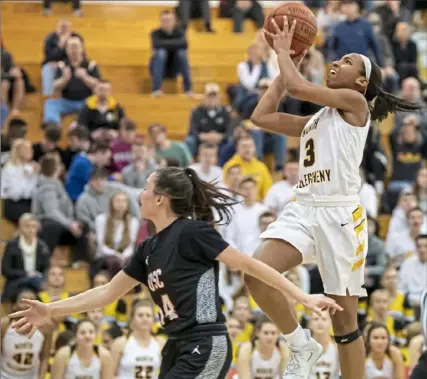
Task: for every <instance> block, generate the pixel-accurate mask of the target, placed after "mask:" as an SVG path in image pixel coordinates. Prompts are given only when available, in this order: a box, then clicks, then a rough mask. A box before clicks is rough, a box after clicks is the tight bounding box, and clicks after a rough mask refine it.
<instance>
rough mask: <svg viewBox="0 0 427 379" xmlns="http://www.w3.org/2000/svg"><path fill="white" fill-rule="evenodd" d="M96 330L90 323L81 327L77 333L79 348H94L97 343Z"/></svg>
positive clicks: (85, 323) (84, 323)
mask: <svg viewBox="0 0 427 379" xmlns="http://www.w3.org/2000/svg"><path fill="white" fill-rule="evenodd" d="M95 337H96V330H95V327H94V326H93V325H92V323H90V322H83V323H81V324H80V325H79V328H78V329H77V333H76V344H77V345H79V346H93V344H94V343H95Z"/></svg>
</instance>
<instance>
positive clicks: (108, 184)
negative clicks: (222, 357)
mask: <svg viewBox="0 0 427 379" xmlns="http://www.w3.org/2000/svg"><path fill="white" fill-rule="evenodd" d="M49 3H50V2H49V1H45V5H44V12H45V14H46V15H49V14H50V10H49V9H50V8H49ZM306 3H308V4H309V5H311V6H317V7H318V8H319V9H317V19H318V27H319V35H320V38H319V41H318V43H317V44H316V46H313V47H312V49H310V51H309V52H308V54H307V56H306V57H305V59H304V61H303V62H302V65H301V68H300V71H301V73H302V74H303V75H304V77H305V78H306V79H307V80H309V81H311V82H313V83H316V84H323V82H324V79H325V74H324V73H325V64H327V63H330V62H331V61H332V60H334V59H337V58H339V57H340V56H342V55H344V54H347V53H351V52H358V53H361V54H365V55H367V56H370V57H371V58H372V59H373V60H375V61H376V62H377V64H378V65H380V66H381V68H382V72H383V76H384V85H385V86H386V88H387V90H388V91H390V92H392V93H394V94H396V95H397V94H398V95H400V96H402V97H404V98H405V99H407V100H410V101H413V102H418V103H420V104H423V107H422V108H421V109H420V110H419V111H417V112H415V113H413V114H403V113H399V112H398V113H397V114H396V115H395V118H394V124H393V127H392V130H391V131H390V133H389V135H388V140H386V139H385V138H382V136H383V134H384V133H382V132H381V125H372V127H371V130H370V133H369V136H368V141H367V144H366V148H365V154H364V159H363V162H362V165H361V168H360V175H361V178H362V188H361V192H360V197H361V203H362V205H363V207H364V208H365V209H366V212H367V214H368V220H367V222H368V229H369V238H368V242H369V245H368V255H367V258H366V268H365V280H366V288H367V290H368V293H369V297H368V298H367V299H361V300H360V306H359V320H360V327H361V329H362V330H363V331H364V338H365V342H366V346H367V372H370V373H371V372H375V370H380V369H381V367H383V364H390V363H391V364H392V371H391V372H392V374H390V375H391V376H387V377H385V376H384V379H404V378H407V377H408V373H409V372H410V371H411V369H412V368H413V367H414V365H415V364H416V363H417V361H418V357H419V356H420V354H421V350H422V344H423V340H422V338H421V325H420V322H419V299H420V295H421V292H422V291H423V290H424V289H425V288H426V286H427V84H426V83H425V82H423V80H422V78H424V79H426V77H425V76H423V75H422V72H420V70H421V69H422V68H424V69H425V67H427V49H426V45H427V44H426V35H427V23H426V22H427V18H426V17H425V16H426V15H425V13H422V12H420V11H419V9H418V6H420V2H417V1H414V0H405V1H398V0H385V1H383V2H379V1H375V2H373V1H368V0H365V1H364V2H363V1H362V2H361V1H355V0H342V1H335V0H333V1H306ZM188 4H190V6H189V5H188ZM421 5H422V4H421ZM105 6H108V5H105ZM74 11H75V14H76V15H81V10H80V6H79V2H78V1H77V2H74ZM175 13H176V14H177V15H178V16H180V20H179V21H177V19H176V15H175ZM220 15H221V17H230V18H232V21H230V22H232V23H233V31H234V32H235V33H241V32H243V29H242V28H243V19H244V18H250V19H252V20H253V21H254V22H255V23H256V25H257V26H258V27H259V28H262V24H263V21H264V14H263V9H262V5H261V4H260V3H259V2H258V1H256V0H245V1H242V0H237V1H230V0H222V1H221V2H220ZM159 17H160V21H159V23H160V24H159V28H158V29H156V30H153V32H152V33H151V40H152V57H151V61H150V73H151V79H152V95H153V96H155V97H159V99H158V101H159V102H161V101H171V100H170V99H168V98H164V97H162V95H163V92H162V90H161V88H162V82H163V80H164V79H165V78H168V77H175V76H177V75H182V76H183V85H184V92H185V93H186V94H187V95H188V96H191V97H194V96H195V95H194V92H193V89H192V81H191V62H190V61H189V59H188V55H187V46H188V41H187V37H186V32H185V31H186V29H187V27H189V26H188V25H189V23H190V22H191V21H190V20H191V18H193V17H202V18H203V20H204V24H205V31H206V32H210V33H214V32H215V20H211V16H210V11H209V5H208V3H207V2H206V1H199V2H197V1H195V2H192V1H189V0H188V1H180V2H179V6H178V9H177V10H164V11H162V12H161V14H160V15H159ZM85 38H87V36H82V35H80V34H79V30H77V29H74V28H73V26H72V24H71V22H70V21H66V20H59V21H58V22H57V29H56V30H55V31H53V32H52V33H51V34H49V35H48V36H46V39H45V44H44V54H45V57H44V61H43V62H40V63H42V88H41V92H42V93H43V95H44V97H45V101H44V113H43V123H42V129H43V138H42V140H40V141H30V140H29V139H28V138H27V131H28V124H27V121H30V120H27V121H26V120H24V119H22V118H20V110H21V107H22V105H23V100H24V98H25V92H31V91H32V90H33V88H32V85H31V78H28V76H27V74H26V72H25V70H24V69H22V68H21V67H20V66H19V62H15V61H14V59H13V46H8V45H7V46H3V44H2V48H1V89H2V91H1V99H2V108H1V115H2V118H1V122H2V125H3V124H4V125H5V128H4V130H3V132H2V135H1V167H2V180H1V198H2V204H3V205H2V211H3V219H5V220H8V222H10V223H13V224H14V225H16V227H17V232H16V235H14V236H13V237H12V238H11V239H10V240H8V241H3V242H4V249H3V254H2V265H1V273H2V275H3V277H4V279H5V285H4V288H3V289H2V302H3V303H5V304H8V306H9V308H7V309H14V308H16V307H19V304H18V303H19V299H21V298H23V297H26V298H39V299H40V300H41V301H43V302H50V301H55V300H58V299H65V298H67V297H69V296H70V295H72V294H70V293H68V292H67V286H66V282H65V273H64V268H62V267H59V266H58V265H56V264H55V263H54V260H52V257H53V256H54V254H55V251H56V250H57V248H58V247H59V246H64V245H65V246H69V247H70V249H71V260H70V262H69V265H70V267H71V268H67V269H76V268H82V267H83V268H87V270H88V275H89V277H90V282H91V284H92V285H93V286H98V285H102V284H105V283H106V282H108V281H109V280H110V279H111V277H112V276H114V275H115V274H116V273H117V272H118V271H120V269H121V268H122V267H123V266H124V265H125V264H126V262H127V261H128V260H129V258H130V257H131V256H132V254H133V253H134V251H135V249H136V247H137V246H138V244H139V243H141V242H142V241H144V240H145V239H146V238H148V237H149V236H150V235H152V234H153V233H154V232H155V231H154V230H153V226H152V225H151V224H150V223H149V222H147V221H145V220H141V216H140V211H139V203H138V196H139V193H140V191H141V189H143V188H144V187H145V184H146V181H147V178H148V177H149V175H150V174H151V173H152V172H154V171H155V170H156V169H157V168H161V167H167V166H179V167H187V166H190V167H192V168H193V169H194V170H195V171H196V172H197V173H198V174H199V176H200V177H201V178H202V179H203V180H206V181H216V182H217V183H218V186H221V187H225V188H229V189H231V190H233V191H235V192H236V193H237V194H236V200H239V201H240V203H239V204H237V205H235V206H234V215H233V217H232V221H231V224H230V225H229V226H227V227H219V231H220V233H221V235H222V236H223V238H224V239H225V240H226V241H227V242H228V243H229V244H230V245H231V246H233V247H236V248H237V249H239V250H241V251H243V252H245V253H247V254H250V255H252V254H253V253H254V251H255V249H256V247H257V245H258V243H259V241H260V239H259V235H260V233H261V232H262V231H264V230H265V229H266V228H267V226H268V225H269V224H270V223H272V222H273V221H274V220H275V219H276V218H277V217H278V215H279V214H280V212H281V209H283V207H284V206H285V205H286V204H287V203H289V202H291V201H294V194H293V191H292V188H293V187H294V186H295V185H296V184H297V183H298V156H299V152H298V150H293V149H287V138H286V137H285V136H282V135H277V134H272V133H269V132H266V131H263V130H261V129H259V128H257V126H256V125H254V124H253V123H252V122H251V121H250V117H251V114H252V112H253V111H254V109H255V107H256V105H257V104H258V101H259V99H260V97H261V96H262V95H263V93H264V92H265V91H266V89H267V88H268V87H269V85H271V83H272V81H273V80H274V79H275V78H276V76H277V75H278V74H279V69H278V65H277V58H276V55H275V53H274V52H273V51H272V50H271V49H270V48H269V46H268V45H267V43H266V42H265V40H264V38H263V33H262V32H261V31H260V32H258V33H257V36H256V38H255V39H254V41H253V43H251V44H250V46H248V48H247V57H246V58H245V59H244V60H242V62H241V63H239V65H238V66H237V67H236V82H235V83H230V85H229V86H228V88H222V89H221V87H220V86H219V85H218V84H217V83H213V82H211V83H206V85H205V91H204V94H203V100H202V101H201V103H200V105H199V106H197V107H196V108H194V109H193V110H192V112H191V114H190V115H189V120H190V121H189V125H188V135H187V137H186V139H185V141H173V140H171V139H169V138H168V126H167V125H162V124H160V123H158V124H152V125H150V126H149V128H148V133H147V134H146V135H140V134H138V126H137V125H136V124H135V122H133V121H132V120H131V119H129V117H128V116H127V115H126V109H125V107H123V106H122V105H121V104H120V97H119V96H118V97H117V98H116V97H115V96H114V95H113V88H112V85H111V83H110V82H109V81H108V78H103V76H102V65H101V67H99V66H98V64H97V63H96V62H94V61H92V60H91V59H90V49H86V47H85ZM147 38H150V36H147ZM243 58H244V57H242V59H243ZM220 59H226V57H221V58H220ZM221 93H227V95H228V98H227V99H224V98H221ZM172 101H173V100H172ZM171 107H173V103H172V102H171ZM279 109H280V110H281V111H283V112H287V113H292V114H299V115H311V114H314V113H315V112H316V111H317V110H318V109H319V107H318V106H317V105H316V104H311V103H307V102H301V101H299V100H296V99H293V98H290V97H287V98H284V99H283V100H282V102H281V104H280V107H279ZM70 113H73V114H75V115H76V116H75V121H74V122H73V123H72V124H71V125H62V124H61V119H62V118H63V116H64V115H66V114H70ZM34 122H35V120H31V123H32V124H34ZM63 134H66V139H67V145H66V146H64V145H63V144H61V143H60V141H61V138H62V135H63ZM383 214H389V215H391V217H390V223H389V225H388V231H387V232H386V234H384V233H380V221H379V219H380V216H381V215H383ZM3 222H4V221H2V223H3ZM286 276H287V277H288V278H289V279H290V280H292V281H293V282H294V283H295V284H297V285H298V286H300V287H301V288H302V289H304V291H307V292H310V293H322V292H323V286H322V282H321V279H320V274H319V271H318V269H317V267H316V265H300V266H298V267H297V268H295V269H293V270H291V271H289V272H287V273H286ZM220 277H221V280H220V284H219V290H220V295H221V298H222V302H223V311H224V313H225V314H226V315H227V320H228V321H227V327H228V329H229V333H230V336H231V338H232V340H233V352H234V358H233V367H232V370H231V372H230V378H231V377H234V378H237V377H239V378H241V379H249V378H255V377H260V376H257V375H256V373H255V372H253V370H252V367H253V365H254V363H253V362H254V361H255V360H256V359H260V358H259V357H258V358H257V357H256V352H258V353H257V354H261V355H263V354H264V355H267V356H274V357H276V358H275V359H276V361H277V362H276V361H275V362H276V366H277V368H276V369H277V373H273V372H270V374H269V375H270V376H271V377H273V376H274V375H278V373H279V372H283V370H284V368H285V367H286V361H287V358H288V355H289V352H288V350H287V348H286V345H285V344H284V342H283V341H282V340H281V338H280V333H279V331H278V330H277V328H276V327H275V326H274V325H273V324H271V323H270V322H268V320H265V319H264V318H263V314H262V311H261V310H260V309H259V308H258V306H257V305H256V304H255V302H254V301H253V299H252V298H251V296H250V294H249V293H248V291H247V289H246V288H245V286H244V284H243V281H242V277H241V274H240V273H239V272H234V271H231V270H229V269H227V268H225V267H221V273H220ZM131 298H132V300H133V301H132V302H129V301H124V300H120V301H118V302H116V303H114V304H111V305H110V306H108V307H107V308H105V309H103V310H97V311H92V312H88V314H87V315H85V316H83V315H71V316H69V317H66V318H61V319H58V320H54V321H55V327H54V329H55V330H54V333H53V335H54V339H52V334H51V332H50V331H47V332H46V331H41V332H39V333H42V334H43V335H44V337H42V336H41V334H40V340H42V341H44V342H43V346H42V345H40V351H41V354H40V356H41V361H42V363H43V364H45V365H42V366H41V367H42V368H41V370H45V371H50V372H51V374H52V376H51V377H52V378H53V379H56V378H63V377H64V375H65V373H66V371H67V367H68V366H69V365H70V364H72V363H73V362H72V361H71V360H70V358H71V357H72V356H73V355H72V352H73V351H74V350H73V349H79V347H81V346H82V344H84V338H83V337H82V335H83V334H84V333H89V334H91V335H92V336H93V338H92V340H91V344H92V345H93V346H95V345H97V346H99V348H97V349H98V350H99V351H98V350H97V351H98V355H99V360H100V365H101V367H102V370H103V371H104V372H106V371H111V372H116V371H117V369H118V367H119V365H120V359H121V355H120V354H121V353H122V352H123V349H124V346H125V345H126V343H127V340H126V338H123V337H122V335H125V334H126V332H127V331H128V330H129V328H131V329H132V330H133V331H135V330H136V331H139V332H138V333H140V336H141V340H144V341H145V339H147V338H149V336H150V332H151V333H152V334H153V335H155V336H156V338H157V339H156V341H158V343H159V345H156V344H154V345H153V347H152V351H154V353H153V354H154V355H153V356H156V358H155V359H157V360H160V349H159V346H161V345H162V343H163V341H162V338H161V337H162V326H161V323H160V321H159V320H158V318H157V316H155V314H154V313H153V312H154V308H153V307H152V306H151V304H150V303H149V302H143V303H141V299H142V300H144V301H145V299H148V298H149V295H148V292H147V289H146V288H142V287H141V288H138V289H136V290H135V293H132V294H131ZM135 304H137V305H136V306H135ZM141 304H142V305H141ZM131 309H132V312H131ZM138 309H143V310H144V312H146V313H148V316H147V317H148V320H149V322H148V324H144V325H145V326H144V325H143V326H141V327H140V330H139V329H138V328H139V327H138V326H137V324H138V323H137V321H135V320H136V319H135V317H136V316H135V315H136V314H137V312H138ZM295 312H296V314H297V316H298V320H299V321H300V322H301V323H302V324H303V325H304V326H306V327H308V328H310V329H311V331H312V334H313V336H314V337H315V338H316V339H317V340H318V341H319V342H320V343H321V344H322V345H323V346H324V348H325V351H326V350H328V349H331V350H330V351H329V350H328V351H329V353H328V354H332V355H331V356H332V357H335V358H331V359H330V360H331V361H333V362H335V363H334V365H335V366H334V367H330V368H325V367H326V366H327V365H328V364H330V362H329V361H328V362H329V363H324V364H323V366H322V361H320V363H319V365H318V367H317V368H316V370H318V371H316V373H317V376H313V378H317V379H326V378H328V379H338V378H339V365H338V364H337V360H336V354H337V353H336V348H335V345H334V344H333V343H332V339H331V323H330V319H329V316H328V315H326V314H325V315H323V317H319V316H313V315H311V314H310V313H309V312H307V311H306V310H305V309H304V307H303V306H302V305H301V304H295ZM129 316H130V318H129ZM86 318H88V319H89V320H91V322H90V323H86V324H85V322H82V320H85V319H86ZM129 320H130V321H129ZM5 325H7V323H6V324H4V323H3V322H2V334H1V335H2V338H3V337H4V336H5V333H6V326H5ZM76 325H77V327H76ZM147 325H148V327H147ZM92 329H93V330H92ZM75 330H76V331H77V332H76V333H75V332H74V331H75ZM135 333H136V332H135ZM269 336H270V337H269ZM271 336H273V337H271ZM378 336H379V337H378ZM381 336H383V337H384V338H385V339H386V340H387V343H386V344H380V343H377V339H378V338H382V337H381ZM37 338H38V337H37ZM47 340H49V343H48V344H47V342H46V341H47ZM72 340H74V341H75V344H74V345H70V343H71V341H72ZM276 342H277V345H276ZM45 345H46V346H47V347H46V349H45V348H44V346H45ZM70 346H73V347H70ZM150 346H151V345H150ZM82 351H83V350H82ZM156 354H157V355H156ZM111 357H112V358H111ZM73 359H74V358H73ZM153 359H154V358H153ZM325 359H326V358H325ZM328 359H329V358H328ZM48 363H49V364H48ZM328 370H329V371H328ZM264 374H265V373H264ZM46 375H49V374H46ZM141 375H147V376H136V378H151V376H148V375H149V373H145V374H141ZM313 375H315V373H313ZM369 375H371V374H369ZM270 376H266V377H270ZM262 377H264V376H262ZM274 377H276V376H274ZM103 378H104V376H103ZM105 378H107V376H105ZM374 378H376V376H369V377H368V379H374Z"/></svg>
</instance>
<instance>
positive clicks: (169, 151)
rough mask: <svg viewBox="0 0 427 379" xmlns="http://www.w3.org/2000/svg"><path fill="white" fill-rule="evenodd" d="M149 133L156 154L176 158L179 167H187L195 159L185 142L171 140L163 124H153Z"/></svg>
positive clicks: (167, 158) (166, 157) (165, 157)
mask: <svg viewBox="0 0 427 379" xmlns="http://www.w3.org/2000/svg"><path fill="white" fill-rule="evenodd" d="M148 133H149V135H150V138H151V140H152V142H153V145H154V149H155V152H156V156H157V157H159V158H164V159H166V160H169V159H176V160H177V162H178V163H179V167H187V166H189V165H190V163H191V162H192V160H193V157H192V156H191V153H190V150H188V146H187V145H186V144H185V143H183V142H177V141H171V140H170V139H169V138H168V136H167V130H166V128H165V127H164V126H163V125H160V124H152V125H150V126H149V127H148Z"/></svg>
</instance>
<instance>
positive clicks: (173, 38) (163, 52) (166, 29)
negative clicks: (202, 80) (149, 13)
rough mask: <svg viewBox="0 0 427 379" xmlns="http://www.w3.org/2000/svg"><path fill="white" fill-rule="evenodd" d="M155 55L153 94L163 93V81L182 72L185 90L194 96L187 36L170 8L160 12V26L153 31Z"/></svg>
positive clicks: (151, 72)
mask: <svg viewBox="0 0 427 379" xmlns="http://www.w3.org/2000/svg"><path fill="white" fill-rule="evenodd" d="M151 44H152V48H153V56H152V57H151V62H150V74H151V80H152V95H153V96H160V95H162V94H163V93H162V90H161V87H162V81H163V79H164V78H165V77H166V76H168V77H175V76H176V75H177V74H181V75H182V77H183V79H184V91H185V92H186V93H187V94H188V95H190V96H192V95H193V92H192V89H191V88H192V85H191V73H190V65H189V63H188V56H187V47H188V43H187V37H186V36H185V32H184V30H182V29H180V28H179V27H177V25H176V17H175V14H174V13H172V12H171V11H170V10H165V11H162V12H161V13H160V28H158V29H155V30H153V31H152V32H151Z"/></svg>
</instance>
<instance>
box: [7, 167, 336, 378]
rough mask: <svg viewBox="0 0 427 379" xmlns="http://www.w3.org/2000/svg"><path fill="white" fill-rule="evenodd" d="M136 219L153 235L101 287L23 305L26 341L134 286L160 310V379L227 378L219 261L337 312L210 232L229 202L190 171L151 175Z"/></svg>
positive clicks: (19, 324)
mask: <svg viewBox="0 0 427 379" xmlns="http://www.w3.org/2000/svg"><path fill="white" fill-rule="evenodd" d="M140 202H141V215H142V217H144V218H145V219H148V220H151V221H152V222H153V224H154V225H155V228H156V232H157V234H155V235H154V236H153V237H152V238H149V239H148V240H146V241H145V242H144V243H142V244H141V245H140V246H139V247H138V249H137V251H136V252H135V254H134V256H133V257H132V260H131V262H130V263H129V264H128V265H127V266H126V267H125V268H124V269H123V271H121V272H119V273H118V274H117V275H116V276H115V277H114V278H113V279H112V280H111V281H110V282H109V283H107V284H106V285H104V286H100V287H97V288H93V289H90V290H88V291H86V292H83V293H81V294H79V295H77V296H74V297H70V298H68V299H66V300H61V301H57V302H54V303H50V304H43V303H40V302H37V301H32V300H28V301H25V303H26V304H27V305H28V306H29V309H27V310H25V311H21V312H16V313H14V314H12V315H11V317H12V318H15V319H17V320H15V322H14V323H13V325H12V326H13V327H14V328H16V330H17V331H18V332H19V333H23V334H26V333H28V332H31V330H34V328H36V327H40V326H41V325H43V324H45V323H48V322H49V321H50V319H51V318H52V317H61V316H64V315H68V314H72V313H78V312H86V311H89V310H91V309H99V308H103V307H105V306H106V305H108V304H110V303H112V302H113V301H115V300H117V299H119V298H120V297H122V296H123V295H125V294H126V293H127V292H129V291H130V290H131V289H132V288H133V287H135V286H136V285H137V284H139V283H143V284H144V285H146V286H147V287H148V288H149V290H150V293H151V296H152V298H153V300H154V302H155V303H156V304H157V306H158V308H159V316H160V320H161V322H162V324H163V327H164V330H165V332H166V334H167V335H168V342H167V343H166V345H165V347H164V350H163V354H162V355H163V359H162V366H161V370H160V378H167V379H175V378H176V379H178V378H179V379H182V378H185V379H192V378H196V377H197V378H206V379H210V378H212V379H214V378H225V376H226V373H227V371H228V369H229V366H230V363H231V343H230V339H229V337H228V334H227V329H226V327H225V324H224V322H225V318H224V316H223V314H222V312H221V308H220V300H219V295H218V268H219V267H218V266H219V261H220V262H223V263H225V264H226V265H228V266H231V267H233V268H234V269H237V270H240V271H242V272H245V273H249V274H250V275H252V276H254V277H257V278H259V279H260V280H261V281H264V282H265V283H267V284H269V285H271V286H272V287H274V288H277V289H278V290H280V291H281V292H282V293H283V294H285V295H286V296H287V297H288V298H292V299H295V300H296V301H297V302H300V303H303V304H304V305H305V306H306V307H308V308H309V309H311V310H313V311H314V312H319V311H320V310H321V309H322V308H328V309H330V310H332V312H334V311H335V310H341V308H340V307H338V306H337V305H336V303H335V302H334V301H333V300H331V299H328V298H326V297H324V296H323V295H306V294H305V293H304V292H302V291H301V290H300V289H299V288H297V287H296V286H294V285H293V284H292V283H291V282H289V281H288V280H287V279H285V278H284V277H283V276H282V275H280V274H279V273H278V272H277V271H275V270H273V269H272V268H270V267H268V266H267V265H265V264H264V263H261V262H259V261H256V260H254V259H252V258H250V257H248V256H247V255H246V254H244V253H241V252H239V251H237V250H235V249H233V248H231V247H230V246H229V245H228V244H227V242H225V241H224V240H223V239H222V238H221V236H220V235H219V233H218V232H217V231H216V230H215V228H214V227H213V225H214V224H215V219H214V215H213V212H212V209H213V208H214V209H215V210H216V213H217V217H216V218H217V219H218V222H223V223H227V222H228V221H229V220H230V215H231V211H230V206H231V205H233V204H235V202H234V200H233V199H232V198H231V197H229V196H227V195H226V194H225V193H224V190H222V189H220V190H218V188H217V187H216V186H215V185H214V184H211V183H206V182H204V181H202V180H200V179H199V177H198V176H197V174H196V173H195V171H193V170H192V169H190V168H186V169H181V168H176V167H169V168H165V169H161V170H158V171H156V172H155V173H153V174H152V175H150V177H149V178H148V181H147V188H146V189H145V190H144V191H143V192H142V194H141V197H140Z"/></svg>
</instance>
